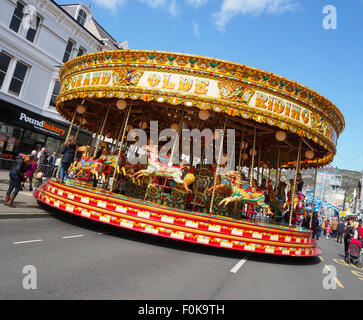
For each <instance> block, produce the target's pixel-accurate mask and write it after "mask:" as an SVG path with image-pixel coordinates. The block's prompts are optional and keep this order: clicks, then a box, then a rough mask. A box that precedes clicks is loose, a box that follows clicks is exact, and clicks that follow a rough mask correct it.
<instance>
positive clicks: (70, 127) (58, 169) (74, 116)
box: [56, 107, 77, 179]
mask: <svg viewBox="0 0 363 320" xmlns="http://www.w3.org/2000/svg"><path fill="white" fill-rule="evenodd" d="M76 114H77V107H76V108H75V109H74V113H73V117H72V121H71V123H70V125H69V128H68V132H67V136H66V139H65V141H67V140H68V138H69V136H70V135H71V132H72V129H73V123H74V119H75V118H76ZM62 158H63V155H62V156H61V160H60V161H59V165H58V168H57V173H56V178H57V179H59V172H60V168H61V166H62Z"/></svg>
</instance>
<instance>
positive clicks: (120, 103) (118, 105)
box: [116, 99, 127, 110]
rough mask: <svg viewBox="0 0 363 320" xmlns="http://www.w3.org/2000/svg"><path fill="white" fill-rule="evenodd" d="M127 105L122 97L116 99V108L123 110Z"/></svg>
mask: <svg viewBox="0 0 363 320" xmlns="http://www.w3.org/2000/svg"><path fill="white" fill-rule="evenodd" d="M126 107H127V102H126V101H125V100H124V99H118V100H117V101H116V108H117V109H118V110H125V109H126Z"/></svg>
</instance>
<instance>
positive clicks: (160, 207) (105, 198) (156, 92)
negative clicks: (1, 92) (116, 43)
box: [34, 50, 345, 257]
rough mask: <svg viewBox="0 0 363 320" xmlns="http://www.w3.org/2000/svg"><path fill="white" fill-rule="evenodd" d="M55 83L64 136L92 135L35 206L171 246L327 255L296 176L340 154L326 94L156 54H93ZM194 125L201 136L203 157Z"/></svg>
mask: <svg viewBox="0 0 363 320" xmlns="http://www.w3.org/2000/svg"><path fill="white" fill-rule="evenodd" d="M59 78H60V81H61V90H60V94H59V96H58V98H57V111H58V113H59V114H60V115H61V116H62V117H64V118H65V119H66V120H68V121H69V122H70V128H69V131H68V136H67V137H69V136H70V135H75V136H76V137H77V134H78V132H79V130H80V128H82V129H84V130H88V131H89V132H90V133H91V134H92V139H90V141H89V144H88V145H83V146H78V152H77V154H76V157H75V161H74V163H73V164H72V165H71V167H70V168H69V170H68V175H67V178H66V179H65V180H63V181H62V180H60V179H58V176H56V177H54V178H51V179H49V180H48V181H47V182H46V183H45V184H43V185H42V186H41V187H40V188H39V189H38V190H37V191H36V192H35V193H34V195H35V197H36V198H37V199H38V201H39V202H42V203H44V204H46V205H48V206H51V207H55V208H57V209H59V210H61V212H62V211H64V212H67V213H70V214H74V215H77V216H80V217H83V218H86V219H92V220H95V221H98V222H100V223H106V224H110V225H113V226H117V227H120V228H126V229H130V230H134V231H135V232H143V233H148V234H151V235H153V236H159V237H164V238H170V239H175V241H186V242H191V243H195V244H201V245H207V246H213V247H220V248H226V249H234V250H240V251H249V252H256V253H262V254H273V255H282V256H295V257H313V256H317V255H319V254H320V253H321V252H320V249H319V248H318V247H317V242H316V240H314V239H312V231H311V222H312V214H313V210H311V208H310V210H309V208H306V207H305V202H304V195H303V194H302V190H301V186H302V183H301V175H300V172H301V170H303V169H307V168H314V169H315V173H316V172H317V169H318V168H319V167H323V166H326V165H328V164H329V163H331V162H332V161H333V157H334V155H335V153H336V145H337V140H338V137H339V135H340V134H341V132H342V131H343V129H344V125H345V123H344V118H343V115H342V114H341V112H340V111H339V110H338V108H337V107H336V106H335V105H334V104H333V103H332V102H330V101H329V100H328V99H326V98H324V97H323V96H321V95H320V94H318V93H316V92H315V91H312V90H311V89H308V88H307V87H305V86H303V85H300V84H298V83H296V82H293V81H290V80H288V79H286V78H284V77H281V76H278V75H276V74H273V73H270V72H266V71H263V70H259V69H256V68H251V67H247V66H245V65H241V64H237V63H233V62H228V61H223V60H218V59H213V58H207V57H202V56H195V55H188V54H179V53H172V52H160V51H144V50H126V51H105V52H98V53H92V54H87V55H84V56H80V57H77V58H75V59H73V60H70V61H68V62H67V63H65V64H64V65H63V67H62V68H61V70H60V73H59ZM166 129H170V130H167V131H165V130H166ZM205 129H210V130H209V131H208V130H205ZM72 130H73V132H72ZM193 130H194V131H193ZM203 130H204V131H203ZM74 132H75V133H74ZM163 132H164V133H165V132H167V133H170V132H172V133H173V134H172V135H170V134H164V136H163ZM184 132H187V133H190V132H191V133H192V135H189V136H188V139H186V140H187V141H188V142H190V145H189V144H185V143H182V137H183V135H184ZM195 132H201V133H203V132H204V133H205V135H203V134H202V136H201V138H200V139H199V140H200V142H201V143H200V150H199V151H200V152H199V153H198V152H197V153H194V151H193V150H192V149H193V145H194V144H195V145H197V141H196V140H198V139H197V138H198V136H197V135H195V136H194V135H193V133H195ZM208 132H211V133H212V134H209V135H207V134H206V133H208ZM166 136H168V137H166ZM144 137H146V140H145V139H144ZM230 137H232V138H231V139H229V138H230ZM172 138H173V139H172ZM142 141H143V142H142ZM166 145H168V147H169V148H168V151H165V148H164V149H163V147H165V146H166ZM135 150H136V151H135ZM162 150H164V151H165V152H161V151H162ZM210 150H212V151H210ZM207 154H208V155H210V154H213V157H207ZM132 155H133V156H132ZM136 156H137V157H136ZM136 158H137V159H138V160H140V159H141V160H143V161H135V159H136ZM207 158H208V159H209V161H206V160H207ZM211 159H212V161H211ZM223 159H224V161H222V160H223ZM287 173H288V174H287ZM57 175H59V170H58V172H57ZM286 176H288V177H289V179H287V180H286V179H282V177H286ZM315 181H316V174H315ZM314 190H315V187H314ZM314 196H315V191H314V195H313V197H314ZM312 202H314V201H312Z"/></svg>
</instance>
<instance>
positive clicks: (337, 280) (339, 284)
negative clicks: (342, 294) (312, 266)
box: [325, 265, 344, 289]
mask: <svg viewBox="0 0 363 320" xmlns="http://www.w3.org/2000/svg"><path fill="white" fill-rule="evenodd" d="M325 267H326V268H327V269H328V270H329V271H330V272H332V270H331V269H330V268H329V266H327V265H325ZM334 281H335V283H336V284H337V285H338V286H339V287H340V288H342V289H344V286H343V285H342V283H341V282H340V281H339V279H338V278H337V277H334Z"/></svg>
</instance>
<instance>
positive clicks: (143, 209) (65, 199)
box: [34, 179, 321, 257]
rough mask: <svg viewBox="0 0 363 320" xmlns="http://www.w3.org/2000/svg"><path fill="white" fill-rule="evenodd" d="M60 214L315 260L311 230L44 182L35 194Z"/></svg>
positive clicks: (183, 239) (217, 245) (181, 239)
mask: <svg viewBox="0 0 363 320" xmlns="http://www.w3.org/2000/svg"><path fill="white" fill-rule="evenodd" d="M34 196H35V197H36V198H37V199H38V200H39V201H40V202H42V203H44V204H46V205H49V206H51V207H54V208H57V209H60V210H62V211H65V212H68V213H71V214H74V215H77V216H81V217H84V218H88V219H91V220H95V221H99V222H102V223H107V224H110V225H113V226H117V227H121V228H126V229H130V230H134V231H138V232H144V233H148V234H152V235H155V236H160V237H165V238H170V239H175V240H180V241H186V242H192V243H196V244H202V245H208V246H213V247H219V248H226V249H233V250H239V251H248V252H256V253H263V254H272V255H281V256H294V257H314V256H318V255H320V254H321V251H320V249H319V248H318V247H317V242H316V240H314V239H312V238H311V231H309V230H306V229H299V228H289V227H284V226H279V225H274V224H266V223H259V222H255V221H253V220H252V221H249V222H247V221H245V222H243V221H241V220H236V219H232V218H227V217H222V216H215V215H211V216H210V215H208V214H204V213H199V212H193V211H187V210H181V209H175V208H170V207H165V206H161V205H157V204H154V203H151V202H148V201H142V200H139V199H132V198H128V197H125V196H121V195H118V194H114V193H112V194H111V193H110V192H106V191H101V190H99V189H95V188H92V187H90V186H87V185H86V184H84V185H82V184H79V185H77V184H74V183H72V182H66V183H60V182H57V181H55V180H52V179H51V180H49V181H48V182H47V183H46V184H44V185H42V186H41V187H40V188H39V190H37V191H36V192H34Z"/></svg>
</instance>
